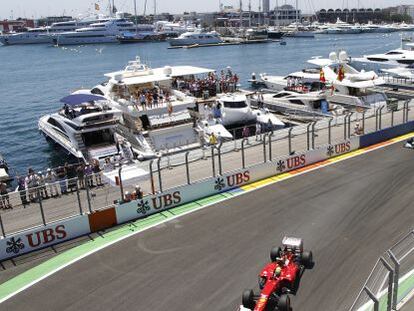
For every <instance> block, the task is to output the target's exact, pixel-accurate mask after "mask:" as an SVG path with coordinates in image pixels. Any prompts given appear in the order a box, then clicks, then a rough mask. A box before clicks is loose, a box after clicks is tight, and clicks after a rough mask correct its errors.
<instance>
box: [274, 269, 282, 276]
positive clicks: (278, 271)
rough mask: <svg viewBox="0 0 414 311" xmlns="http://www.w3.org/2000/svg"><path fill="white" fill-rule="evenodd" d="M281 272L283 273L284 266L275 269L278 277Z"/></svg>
mask: <svg viewBox="0 0 414 311" xmlns="http://www.w3.org/2000/svg"><path fill="white" fill-rule="evenodd" d="M281 273H282V268H281V267H277V268H276V270H275V275H276V276H277V277H278V276H280V274H281Z"/></svg>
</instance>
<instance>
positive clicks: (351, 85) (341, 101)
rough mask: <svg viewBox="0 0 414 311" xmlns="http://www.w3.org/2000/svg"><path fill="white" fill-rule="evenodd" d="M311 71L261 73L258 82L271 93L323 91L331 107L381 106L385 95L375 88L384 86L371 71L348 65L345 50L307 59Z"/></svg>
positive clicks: (384, 100)
mask: <svg viewBox="0 0 414 311" xmlns="http://www.w3.org/2000/svg"><path fill="white" fill-rule="evenodd" d="M308 63H310V64H312V65H313V66H315V67H316V68H315V67H314V68H310V69H304V70H302V71H298V72H294V73H292V74H289V75H286V76H270V75H267V74H261V75H260V77H261V81H262V82H263V83H264V84H265V86H266V87H267V88H268V89H270V90H273V91H294V92H298V93H309V92H316V91H324V92H325V95H326V100H327V101H328V102H329V103H331V104H336V105H343V106H351V107H362V108H368V107H371V106H372V105H383V104H385V103H386V101H387V97H386V95H385V94H384V93H383V92H382V91H380V90H377V89H376V88H377V87H378V86H382V85H384V84H385V80H384V79H383V78H380V77H379V76H378V75H377V74H376V73H375V72H374V71H365V70H362V71H358V70H356V69H355V68H354V67H352V66H351V65H350V58H349V57H348V55H347V53H346V52H345V51H341V52H340V53H339V54H337V53H335V52H332V53H330V55H329V58H327V59H326V58H325V59H324V58H320V57H315V58H312V59H310V60H308Z"/></svg>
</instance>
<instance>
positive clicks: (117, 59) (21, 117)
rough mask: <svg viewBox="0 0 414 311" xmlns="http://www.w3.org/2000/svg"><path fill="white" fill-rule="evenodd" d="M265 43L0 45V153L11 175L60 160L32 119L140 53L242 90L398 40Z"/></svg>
mask: <svg viewBox="0 0 414 311" xmlns="http://www.w3.org/2000/svg"><path fill="white" fill-rule="evenodd" d="M286 41H287V45H284V46H282V45H280V44H279V43H276V42H275V43H267V44H257V45H241V46H223V47H208V48H194V49H178V50H169V49H167V48H168V46H169V45H168V43H166V42H158V43H141V44H131V45H119V44H107V45H90V46H80V47H78V46H73V47H64V48H63V47H52V46H49V45H22V46H0V118H1V122H0V153H1V154H3V155H4V156H5V158H6V160H7V161H8V163H9V166H10V167H11V168H12V169H14V172H15V173H20V174H24V173H25V172H26V171H27V168H28V167H29V166H31V167H33V168H34V169H36V170H42V169H45V168H47V167H49V166H53V167H54V166H57V165H61V164H62V163H63V162H64V161H65V160H66V158H67V156H66V155H65V154H64V153H63V152H62V151H60V150H59V149H56V148H55V147H53V146H52V145H51V144H48V143H47V142H46V140H45V139H44V137H43V136H42V135H40V134H39V131H38V128H37V121H38V119H39V118H40V117H41V116H43V115H45V114H48V113H52V112H55V111H57V110H58V109H60V108H61V106H62V105H61V103H60V102H59V99H60V98H62V97H64V96H66V95H68V94H69V93H71V92H73V91H75V90H77V89H80V88H91V87H93V86H94V85H96V84H99V83H101V82H104V81H105V80H106V78H105V77H104V76H103V75H104V73H107V72H111V71H116V70H121V69H122V68H124V67H125V65H126V63H127V62H128V61H129V60H132V59H134V58H135V56H137V55H139V56H141V59H142V61H143V62H145V63H147V64H148V65H150V66H151V67H162V66H166V65H192V66H202V67H208V68H212V69H216V70H221V69H225V68H226V67H227V66H231V67H232V69H233V71H234V72H235V73H237V74H238V75H239V76H240V81H241V84H242V86H243V87H246V88H247V87H248V83H247V80H248V79H249V78H250V75H251V73H252V72H255V73H257V74H259V73H262V72H266V73H269V74H280V75H282V74H287V73H290V72H293V71H297V70H300V69H302V68H304V67H306V66H307V65H306V60H308V59H310V58H311V57H312V56H323V57H327V56H328V54H329V53H330V52H331V51H338V50H340V49H345V50H346V51H347V52H348V54H349V55H351V56H353V57H357V56H361V55H363V54H367V53H381V52H385V51H387V50H390V49H393V48H397V47H398V46H399V45H400V41H401V38H400V34H398V33H392V34H358V35H337V36H334V35H318V36H316V38H315V39H304V38H303V39H302V38H297V39H294V38H292V39H287V40H286Z"/></svg>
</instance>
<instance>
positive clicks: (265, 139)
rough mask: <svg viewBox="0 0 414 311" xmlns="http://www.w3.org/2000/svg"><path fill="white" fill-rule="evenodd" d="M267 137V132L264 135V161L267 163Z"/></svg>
mask: <svg viewBox="0 0 414 311" xmlns="http://www.w3.org/2000/svg"><path fill="white" fill-rule="evenodd" d="M266 137H267V134H265V135H263V163H266V161H267V159H266V158H267V157H266Z"/></svg>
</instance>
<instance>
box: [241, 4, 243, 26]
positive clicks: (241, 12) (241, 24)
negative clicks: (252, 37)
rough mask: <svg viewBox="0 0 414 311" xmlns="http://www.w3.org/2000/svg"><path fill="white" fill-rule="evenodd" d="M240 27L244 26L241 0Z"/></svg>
mask: <svg viewBox="0 0 414 311" xmlns="http://www.w3.org/2000/svg"><path fill="white" fill-rule="evenodd" d="M240 28H243V1H242V0H240Z"/></svg>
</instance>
